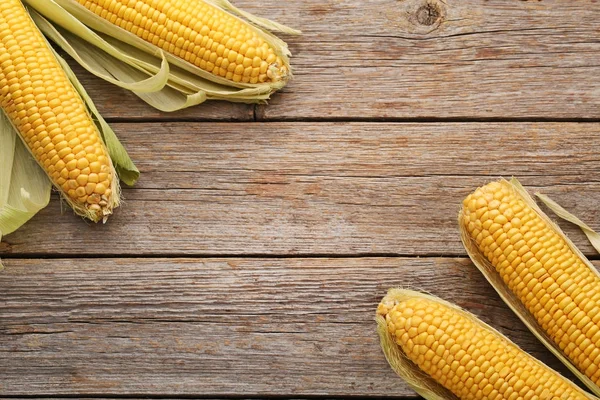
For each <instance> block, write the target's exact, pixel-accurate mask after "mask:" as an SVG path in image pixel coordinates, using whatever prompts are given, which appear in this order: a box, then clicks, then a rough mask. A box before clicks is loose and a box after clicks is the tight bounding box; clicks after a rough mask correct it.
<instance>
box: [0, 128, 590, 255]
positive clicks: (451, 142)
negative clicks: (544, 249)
mask: <svg viewBox="0 0 600 400" xmlns="http://www.w3.org/2000/svg"><path fill="white" fill-rule="evenodd" d="M114 127H115V129H116V130H117V132H118V134H119V135H120V136H121V137H122V138H123V141H124V143H125V145H126V146H127V147H128V148H129V150H130V152H131V155H132V157H133V159H134V160H135V161H136V162H137V163H138V166H139V167H140V169H141V171H142V178H141V180H140V182H139V184H138V186H137V187H136V188H135V189H126V190H125V191H124V195H125V198H126V203H125V204H124V205H123V206H122V208H121V209H120V210H117V213H116V215H115V216H114V217H113V218H112V219H111V220H109V222H108V224H106V225H91V224H87V223H85V222H83V221H82V220H81V219H79V218H77V217H75V216H73V215H71V212H69V211H66V212H65V215H61V214H60V203H59V202H58V201H57V200H56V199H55V200H53V201H52V203H51V205H50V206H49V207H48V208H47V209H46V210H44V211H43V212H41V213H40V214H39V215H38V216H36V217H35V218H34V219H33V220H32V221H31V222H29V223H28V224H27V225H25V226H24V227H23V228H22V229H21V230H19V231H17V232H16V233H15V234H13V235H9V236H7V237H5V238H3V243H1V244H0V257H6V256H8V255H12V256H14V257H18V256H19V255H44V254H54V255H67V256H76V255H86V254H87V255H95V254H103V255H125V254H129V255H160V254H162V255H171V254H186V255H217V254H227V255H236V254H237V255H245V254H255V255H260V254H269V255H302V254H305V255H308V254H337V255H349V254H394V255H396V254H397V255H402V254H407V255H421V256H424V255H464V254H465V253H464V250H463V248H462V245H461V243H460V241H459V237H458V232H457V227H456V222H455V218H456V214H457V212H458V209H459V205H460V203H461V201H462V199H463V198H464V197H465V196H466V195H467V194H468V193H469V192H470V191H472V190H474V189H475V188H476V187H477V186H480V185H482V184H485V183H487V182H488V181H490V180H492V179H496V178H498V177H500V176H506V177H510V176H512V175H514V176H517V177H519V178H521V179H522V181H523V183H524V184H525V185H527V186H530V187H531V189H533V190H538V189H539V190H541V191H543V192H544V193H546V194H548V195H550V196H551V197H553V198H555V199H556V200H557V201H559V202H560V203H562V204H563V205H564V206H565V207H567V208H568V209H569V210H571V211H572V212H574V213H575V214H576V215H579V216H580V217H581V218H582V219H584V220H585V221H587V222H588V223H589V224H590V225H591V226H592V227H599V226H600V215H598V206H597V203H598V201H597V200H598V199H599V198H600V184H599V182H598V179H597V176H596V171H598V169H599V168H600V158H599V157H598V154H597V152H596V151H595V148H594V147H593V146H590V143H591V142H594V141H597V140H598V138H599V134H598V131H599V130H600V129H599V125H598V124H574V123H557V124H549V123H543V124H542V123H540V124H520V123H519V124H509V123H500V124H497V123H496V124H458V123H456V124H396V123H385V124H383V123H381V124H380V123H377V124H375V123H352V124H348V123H335V124H314V123H303V124H297V123H264V124H215V123H198V124H190V123H171V124H115V125H114ZM563 226H565V227H566V229H567V232H568V233H569V234H570V235H571V236H572V237H573V238H574V240H575V241H576V243H577V244H578V245H581V246H582V249H583V250H584V251H585V252H586V253H588V254H595V252H594V251H593V250H592V248H591V247H590V246H589V245H588V244H587V241H586V240H585V238H584V237H583V235H581V234H580V233H579V232H578V231H577V230H576V229H575V228H573V227H571V226H568V225H563ZM33 244H35V246H33Z"/></svg>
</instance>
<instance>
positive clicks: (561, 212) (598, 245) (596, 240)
mask: <svg viewBox="0 0 600 400" xmlns="http://www.w3.org/2000/svg"><path fill="white" fill-rule="evenodd" d="M535 195H536V197H537V198H538V199H540V200H541V201H542V203H544V204H545V205H546V206H547V207H548V208H549V209H551V210H552V212H553V213H554V214H556V215H558V216H559V217H560V218H562V219H564V220H565V221H569V222H571V223H572V224H575V225H577V226H578V227H579V228H581V230H582V231H583V233H585V236H587V238H588V240H589V241H590V243H591V244H592V246H594V248H595V249H596V251H597V252H600V235H599V234H598V233H597V232H596V231H594V230H593V229H592V228H590V227H589V225H588V224H586V223H585V222H583V221H582V220H580V219H579V218H577V217H576V216H575V215H573V214H571V213H570V212H568V211H567V210H565V209H564V208H563V207H562V206H561V205H560V204H558V203H557V202H555V201H554V200H552V199H551V198H550V197H548V196H546V195H545V194H542V193H535Z"/></svg>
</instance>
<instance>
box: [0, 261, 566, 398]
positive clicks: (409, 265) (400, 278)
mask: <svg viewBox="0 0 600 400" xmlns="http://www.w3.org/2000/svg"><path fill="white" fill-rule="evenodd" d="M5 264H6V269H5V271H4V272H2V273H0V287H1V288H2V296H1V297H0V310H2V311H1V312H0V376H2V379H1V380H0V393H2V394H4V395H15V396H19V395H24V394H27V395H30V396H33V395H56V396H60V395H77V396H82V397H83V396H85V395H91V394H94V395H104V396H111V395H115V396H116V395H125V394H127V395H129V396H136V395H139V396H143V395H151V396H155V395H163V394H169V396H178V395H185V396H195V395H200V394H201V395H203V396H214V397H219V396H224V395H227V396H244V395H247V394H250V393H251V394H253V395H257V396H262V395H278V396H279V395H281V396H303V395H311V396H312V395H319V396H320V395H330V396H346V395H355V396H410V395H412V391H411V390H410V389H409V388H408V387H407V386H406V384H404V383H403V381H402V380H401V379H400V378H398V377H397V376H395V375H394V373H393V372H392V371H391V369H390V368H389V367H388V365H387V363H386V361H385V359H384V357H383V354H382V353H381V351H380V349H379V345H378V338H377V335H376V333H375V323H374V312H375V308H376V306H377V303H378V302H379V300H380V299H381V297H383V295H384V294H385V293H386V291H387V289H388V288H390V287H408V288H412V289H419V290H424V291H427V292H429V293H432V294H435V295H439V296H441V297H443V298H445V299H447V300H450V301H453V302H455V303H456V304H458V305H460V306H462V307H464V308H466V309H468V310H470V311H472V312H473V313H475V314H476V315H478V316H479V317H481V318H482V319H483V320H484V321H486V322H488V323H490V324H492V325H493V326H495V327H496V328H498V329H499V330H500V331H502V332H503V333H504V334H506V335H507V336H508V337H510V338H511V339H513V340H514V341H515V342H516V343H517V344H518V345H520V346H522V347H523V348H524V349H525V350H527V351H529V352H531V354H533V355H534V356H537V357H539V358H540V359H542V360H544V361H545V362H548V364H549V365H550V366H552V367H554V368H557V369H559V370H560V371H561V372H564V371H565V369H564V368H563V367H561V366H560V365H559V363H558V362H557V360H555V359H554V358H553V357H552V356H551V355H550V353H549V352H548V351H546V350H545V349H544V348H543V347H542V345H541V344H540V343H539V342H538V341H537V340H536V339H535V338H534V337H533V335H531V334H530V333H529V332H528V331H527V330H526V328H525V327H524V326H523V325H522V324H521V323H520V321H519V320H518V319H517V318H516V317H515V316H514V315H513V314H512V312H511V311H510V310H509V309H508V307H506V306H505V305H504V304H503V303H502V301H501V300H500V299H499V297H498V296H497V295H496V294H495V292H494V291H493V289H492V288H491V287H490V286H489V285H488V284H487V282H486V281H485V280H484V279H483V277H482V276H481V275H480V273H479V272H478V271H477V269H476V268H475V267H474V266H473V265H472V264H471V262H470V261H469V260H468V259H462V258H460V259H458V258H351V259H345V258H339V259H327V258H322V259H319V258H311V259H244V258H231V259H218V258H213V259H186V258H181V259H170V258H169V259H167V258H161V259H143V258H132V259H52V260H22V259H14V260H6V261H5Z"/></svg>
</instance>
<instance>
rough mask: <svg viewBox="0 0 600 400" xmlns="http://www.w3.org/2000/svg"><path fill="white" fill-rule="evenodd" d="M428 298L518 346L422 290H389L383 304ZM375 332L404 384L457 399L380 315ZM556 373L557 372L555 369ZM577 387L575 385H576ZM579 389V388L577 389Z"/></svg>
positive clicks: (439, 399)
mask: <svg viewBox="0 0 600 400" xmlns="http://www.w3.org/2000/svg"><path fill="white" fill-rule="evenodd" d="M414 298H417V299H427V300H430V301H434V302H436V303H439V304H441V305H444V306H446V307H448V308H451V309H452V310H454V311H456V312H457V313H459V314H461V315H462V316H464V317H466V318H468V319H469V320H471V321H472V322H474V323H476V324H477V325H479V327H481V328H482V329H485V330H488V331H490V332H492V333H493V334H494V335H497V336H498V337H499V338H501V339H503V340H505V341H506V342H508V343H510V344H512V345H513V346H515V347H517V348H518V346H517V345H516V344H515V343H513V342H512V341H511V340H510V339H509V338H507V337H506V336H504V335H503V334H502V333H500V332H499V331H497V330H496V329H494V328H493V327H491V326H490V325H488V324H486V323H485V322H483V321H481V320H480V319H479V318H477V317H476V316H475V315H473V314H471V313H470V312H468V311H466V310H463V309H462V308H460V307H458V306H457V305H455V304H452V303H450V302H447V301H445V300H442V299H440V298H438V297H435V296H431V295H428V294H425V293H420V292H415V291H412V290H405V289H395V288H394V289H390V290H389V291H388V293H387V295H386V296H385V297H384V298H383V300H382V303H386V302H388V303H397V302H401V301H406V300H409V299H414ZM377 332H378V333H379V338H380V343H381V348H382V350H383V352H384V354H385V356H386V358H387V360H388V363H389V364H390V367H391V368H392V369H393V370H394V371H395V372H396V373H397V374H398V375H399V376H400V377H401V378H402V379H403V380H404V381H406V383H408V384H409V385H410V387H411V388H412V389H413V390H414V391H415V392H417V393H418V394H419V395H421V396H422V397H424V398H425V399H427V400H459V398H458V397H457V396H456V395H454V394H453V393H452V392H450V391H449V390H448V389H446V388H445V387H443V386H442V385H441V384H439V383H438V382H436V381H435V380H434V379H433V378H431V377H430V376H429V375H427V374H426V373H424V372H423V371H422V370H421V369H420V368H419V367H418V366H417V365H416V364H414V363H413V362H412V361H411V360H410V359H408V357H406V355H405V354H404V352H403V351H402V349H401V348H400V346H398V345H397V344H396V343H395V341H394V338H393V337H392V335H391V334H390V333H389V332H388V329H387V324H386V322H385V319H384V318H383V317H382V316H381V315H377ZM521 351H522V350H521ZM532 359H533V360H534V361H535V362H536V363H537V364H538V365H539V366H542V367H544V368H548V367H547V366H546V365H544V364H543V363H542V362H541V361H539V360H537V359H535V358H533V357H532ZM554 372H555V373H556V374H558V372H556V371H554ZM563 379H565V381H568V382H569V383H571V384H572V385H573V387H577V386H576V385H575V384H573V383H572V382H570V381H569V380H568V379H566V378H564V377H563ZM577 388H578V387H577ZM578 389H579V388H578ZM579 390H580V391H581V392H582V393H583V394H585V395H586V396H587V397H588V398H589V399H590V400H599V399H598V398H597V397H595V396H593V395H591V394H589V393H585V392H583V391H582V390H581V389H579Z"/></svg>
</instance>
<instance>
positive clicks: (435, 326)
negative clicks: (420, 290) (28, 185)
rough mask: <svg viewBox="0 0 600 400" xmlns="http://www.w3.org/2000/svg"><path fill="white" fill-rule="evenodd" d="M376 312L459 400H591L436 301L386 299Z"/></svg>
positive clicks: (410, 355) (422, 365) (398, 341)
mask: <svg viewBox="0 0 600 400" xmlns="http://www.w3.org/2000/svg"><path fill="white" fill-rule="evenodd" d="M377 312H378V314H379V315H381V316H383V317H384V318H385V322H386V324H387V331H388V333H389V335H391V337H392V338H393V339H394V341H395V343H396V344H397V345H398V346H399V347H400V349H401V350H402V352H403V353H404V354H405V355H406V357H407V358H408V359H409V360H411V361H412V362H413V363H414V364H416V365H417V366H418V367H419V368H420V369H421V370H422V371H423V372H425V373H426V374H427V375H429V376H430V377H432V378H433V379H434V380H435V381H436V382H438V383H439V384H440V385H442V386H443V387H445V388H446V389H448V390H449V391H451V392H452V393H454V394H455V395H456V396H457V397H458V398H460V399H481V400H503V399H513V398H514V399H550V398H554V397H553V396H558V397H557V398H564V399H572V400H578V399H580V400H584V399H588V397H587V396H586V395H585V394H584V392H583V391H582V390H581V389H579V388H578V387H577V386H575V385H574V384H573V383H572V382H570V381H568V380H566V379H565V378H563V377H562V376H560V375H559V374H558V373H556V372H555V371H553V370H552V369H550V368H548V367H546V366H545V365H544V364H542V363H541V362H539V361H537V360H536V359H535V358H533V357H531V356H530V355H529V354H527V353H525V352H524V351H522V350H521V349H519V348H518V347H517V346H516V345H515V344H514V343H512V342H510V341H509V340H508V339H506V338H504V337H503V336H501V335H499V334H498V333H497V332H495V331H494V330H493V329H491V328H490V327H488V326H487V325H485V324H484V323H483V322H481V321H479V320H477V319H476V318H475V317H472V316H470V315H468V314H466V313H464V312H459V311H458V310H457V309H454V308H452V307H450V306H448V305H446V304H444V303H442V302H439V301H436V300H435V299H434V298H431V297H428V298H422V297H414V298H406V299H403V300H402V301H397V302H392V303H390V302H389V301H387V300H386V299H384V301H382V303H381V304H380V305H379V307H378V310H377Z"/></svg>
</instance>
